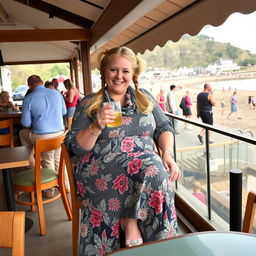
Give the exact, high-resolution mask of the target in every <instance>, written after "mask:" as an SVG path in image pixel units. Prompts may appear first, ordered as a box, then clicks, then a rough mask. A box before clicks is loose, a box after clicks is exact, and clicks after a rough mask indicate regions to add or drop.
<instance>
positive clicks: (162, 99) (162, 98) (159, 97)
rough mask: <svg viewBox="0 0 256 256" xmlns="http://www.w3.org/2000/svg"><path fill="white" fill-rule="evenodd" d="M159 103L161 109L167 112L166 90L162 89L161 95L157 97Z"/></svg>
mask: <svg viewBox="0 0 256 256" xmlns="http://www.w3.org/2000/svg"><path fill="white" fill-rule="evenodd" d="M156 99H157V102H158V104H159V106H160V108H161V109H162V110H163V111H165V102H166V101H165V97H164V90H163V89H160V93H159V94H158V95H157V96H156Z"/></svg>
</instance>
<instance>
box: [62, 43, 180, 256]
mask: <svg viewBox="0 0 256 256" xmlns="http://www.w3.org/2000/svg"><path fill="white" fill-rule="evenodd" d="M97 60H98V68H99V70H100V74H101V80H102V88H101V89H100V90H99V91H98V92H97V93H92V94H89V95H87V96H85V97H84V99H83V100H82V101H81V102H80V103H79V104H78V105H77V108H76V111H75V114H74V116H73V123H72V127H71V130H70V131H69V132H68V134H67V135H66V138H65V144H66V145H67V148H68V150H69V151H71V152H72V153H73V154H74V155H76V157H77V158H78V161H77V169H76V171H75V173H74V175H75V179H76V183H77V187H78V191H79V194H80V196H81V197H82V198H83V203H82V209H81V224H80V227H81V232H80V249H79V255H80V256H85V255H91V256H93V255H97V256H103V255H105V254H107V253H109V252H111V251H113V250H117V249H119V248H120V247H121V246H122V243H121V239H122V238H123V237H125V238H124V240H125V241H124V245H123V246H127V247H131V246H136V245H139V244H142V243H144V242H150V241H155V240H162V239H165V238H168V237H173V236H176V235H177V234H178V233H177V232H178V230H177V219H176V212H175V206H174V190H173V188H174V181H175V180H177V179H178V178H179V176H180V170H179V167H178V165H177V164H176V163H175V161H174V159H173V156H172V148H173V134H172V131H173V130H172V127H171V124H170V122H169V121H168V120H167V118H166V116H165V114H164V112H163V111H162V109H161V108H160V106H159V104H158V103H157V101H156V100H155V99H154V96H153V95H152V94H150V92H148V91H146V90H145V89H140V88H139V82H138V77H139V75H140V74H141V72H142V62H141V61H140V59H139V58H138V57H137V56H136V55H135V54H134V52H133V51H132V50H131V49H129V48H127V47H116V48H113V49H110V50H107V51H105V52H102V53H100V54H99V55H98V58H97ZM109 101H111V102H113V101H116V102H120V103H121V110H122V119H123V124H121V125H120V126H114V120H115V114H114V113H113V111H111V109H112V107H111V106H110V105H107V104H103V103H104V102H109ZM155 143H157V145H158V147H159V148H160V149H161V150H162V152H163V153H162V158H161V157H160V156H159V155H158V154H157V153H156V151H155V148H156V144H155ZM121 230H122V231H121ZM120 232H121V233H120ZM123 232H124V234H123ZM122 234H123V235H122Z"/></svg>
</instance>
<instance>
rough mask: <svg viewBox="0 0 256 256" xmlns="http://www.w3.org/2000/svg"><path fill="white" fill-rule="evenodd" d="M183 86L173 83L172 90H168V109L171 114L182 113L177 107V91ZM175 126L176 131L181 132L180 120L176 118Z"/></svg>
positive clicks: (176, 132)
mask: <svg viewBox="0 0 256 256" xmlns="http://www.w3.org/2000/svg"><path fill="white" fill-rule="evenodd" d="M181 88H182V87H181V86H176V85H174V84H172V85H171V86H170V91H169V92H168V94H167V98H166V111H167V112H170V113H171V114H175V115H177V116H179V115H180V112H179V110H178V107H177V101H176V91H177V90H180V89H181ZM173 128H174V133H175V134H179V132H178V121H177V120H176V119H174V122H173Z"/></svg>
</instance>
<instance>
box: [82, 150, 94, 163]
mask: <svg viewBox="0 0 256 256" xmlns="http://www.w3.org/2000/svg"><path fill="white" fill-rule="evenodd" d="M91 154H92V152H90V153H88V154H86V155H84V157H83V158H82V163H83V164H84V163H86V162H88V161H89V158H90V156H91Z"/></svg>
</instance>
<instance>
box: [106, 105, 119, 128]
mask: <svg viewBox="0 0 256 256" xmlns="http://www.w3.org/2000/svg"><path fill="white" fill-rule="evenodd" d="M103 105H104V106H112V111H113V112H114V114H115V121H114V122H113V123H110V124H107V126H108V127H117V126H120V125H122V124H123V117H122V109H121V104H120V102H119V101H110V102H104V103H103Z"/></svg>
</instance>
